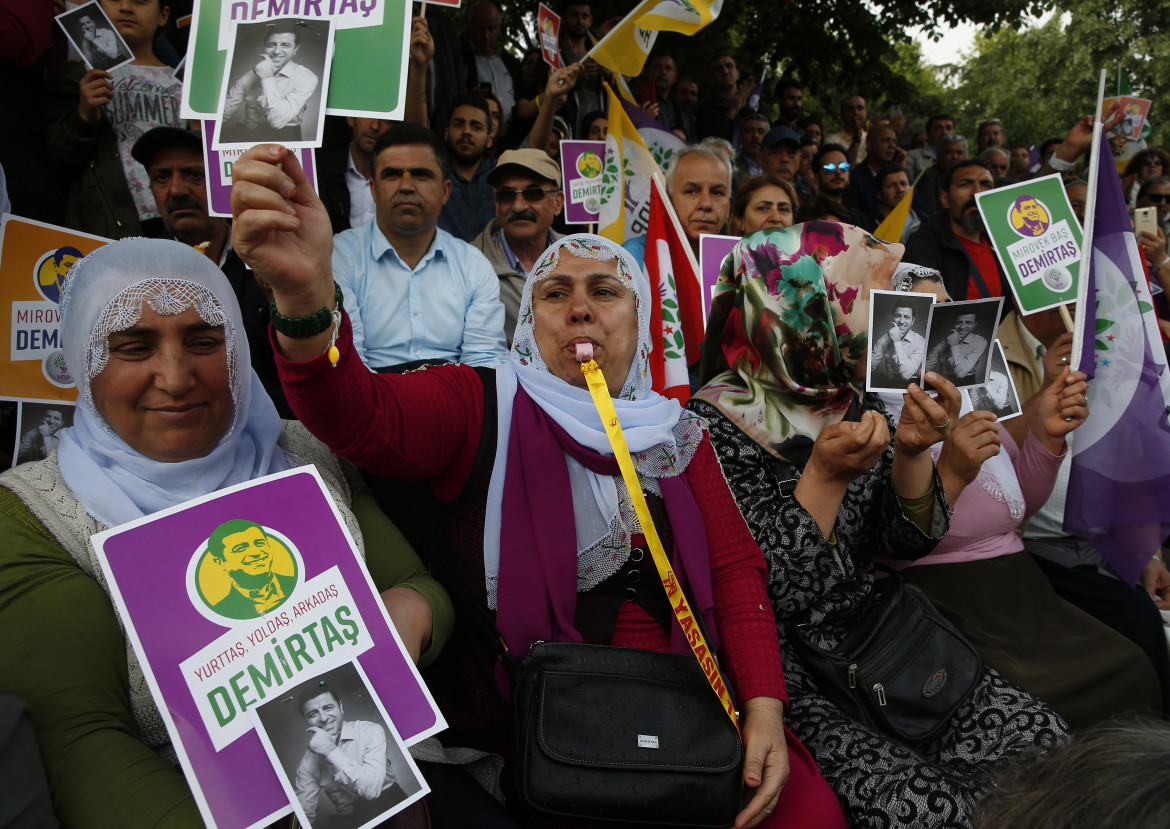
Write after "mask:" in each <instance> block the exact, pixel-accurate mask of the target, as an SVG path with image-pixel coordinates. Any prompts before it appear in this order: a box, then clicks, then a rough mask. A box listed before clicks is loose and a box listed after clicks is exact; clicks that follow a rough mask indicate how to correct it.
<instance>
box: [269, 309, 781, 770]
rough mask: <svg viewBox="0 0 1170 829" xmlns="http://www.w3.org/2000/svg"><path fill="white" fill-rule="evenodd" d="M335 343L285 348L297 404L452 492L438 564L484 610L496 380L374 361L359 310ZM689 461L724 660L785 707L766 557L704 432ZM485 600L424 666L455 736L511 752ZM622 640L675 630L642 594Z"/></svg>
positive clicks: (445, 498)
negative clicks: (332, 359) (332, 360)
mask: <svg viewBox="0 0 1170 829" xmlns="http://www.w3.org/2000/svg"><path fill="white" fill-rule="evenodd" d="M337 346H338V348H339V350H340V352H341V359H340V361H339V362H338V365H337V366H336V367H331V366H330V365H329V362H328V360H327V359H326V358H325V357H324V356H321V357H319V358H317V359H315V360H310V361H308V362H304V363H293V362H289V361H288V360H285V359H283V358H282V357H281V356H280V355H279V352H278V353H277V357H276V362H277V368H278V369H279V371H280V378H281V382H282V383H283V384H284V388H285V394H286V396H287V399H288V402H289V404H290V405H291V406H292V408H293V411H295V412H296V413H297V416H298V417H299V418H300V420H301V422H302V423H304V424H305V426H306V427H308V429H309V431H311V432H312V433H313V434H314V435H316V436H317V437H318V438H320V439H321V440H322V441H323V442H324V443H325V444H326V445H328V446H329V447H330V449H332V450H333V451H334V452H336V453H337V454H338V455H341V456H342V457H344V458H346V459H347V460H350V461H352V462H353V463H355V464H357V465H358V466H360V467H362V468H364V469H367V470H369V471H371V472H374V473H376V474H379V475H385V476H387V477H390V478H397V479H405V480H419V481H426V482H428V483H429V485H430V487H431V490H432V492H433V493H434V495H435V496H436V498H437V499H438V501H439V502H440V503H441V504H442V507H441V513H442V520H441V521H439V522H438V524H439V526H438V527H437V528H436V530H437V533H438V541H439V544H438V547H439V552H440V554H441V555H442V556H443V557H444V561H443V562H442V567H441V577H444V581H446V582H447V586H448V589H450V590H451V592H452V593H453V594H454V598H455V600H456V606H457V608H459V607H460V600H461V599H464V598H465V597H476V598H477V599H479V597H483V598H482V602H483V605H482V607H481V609H480V610H478V611H475V612H474V613H478V614H480V615H481V616H482V615H483V613H484V610H486V589H485V580H484V566H483V528H484V514H485V510H486V504H487V489H488V480H489V477H490V474H491V468H492V461H493V456H494V452H495V443H496V435H495V432H494V429H493V430H491V431H490V433H485V429H484V424H485V420H487V421H489V422H492V423H494V417H492V415H493V412H494V408H495V400H494V388H493V387H492V386H491V384H488V389H490V394H491V395H492V399H487V397H488V394H489V392H488V390H485V384H484V381H483V380H481V375H480V374H478V373H477V372H476V371H475V370H473V369H471V368H469V367H467V366H461V365H443V366H437V367H431V368H427V369H425V370H421V371H416V372H412V373H409V374H400V375H391V374H373V373H371V372H369V371H368V370H367V369H366V368H365V366H364V365H363V364H362V362H361V360H360V358H359V357H358V355H357V353H356V352H355V351H354V350H353V342H352V334H351V329H350V326H349V319H348V317H345V318H344V319H343V322H342V328H341V332H340V335H339V337H338V340H337ZM339 413H341V415H340V416H339ZM683 475H684V477H685V479H686V480H687V482H688V483H689V484H690V487H691V490H692V492H693V493H694V496H695V501H696V503H697V504H698V506H699V510H700V511H701V513H702V518H703V524H704V526H705V529H706V535H707V544H708V547H709V550H710V561H711V583H712V589H713V593H714V598H715V623H716V625H717V627H718V631H719V636H720V639H721V644H722V648H721V652H720V658H721V664H722V667H723V669H724V671H725V672H726V674H727V676H728V678H729V679H730V681H731V683H732V686H733V687H734V689H735V691H736V696H737V698H738V700H739V702H740V703H741V704H742V702H743V701H744V700H747V699H751V698H752V697H758V696H765V697H775V698H778V699H781V700H783V701H784V703H785V707H787V702H788V698H787V693H786V691H785V688H784V670H783V667H782V665H781V661H780V647H779V641H778V638H777V635H776V621H775V618H774V617H773V615H772V610H771V607H770V606H769V603H768V598H767V591H766V587H765V580H766V576H767V574H766V572H765V562H764V558H763V555H762V554H761V553H760V550H759V548H758V547H757V546H756V543H755V541H754V540H753V538H752V536H751V533H750V531H749V530H748V528H747V524H746V523H744V520H743V518H742V516H741V515H740V513H739V509H738V508H737V507H736V505H735V501H734V499H733V498H732V496H731V492H730V490H729V489H728V488H727V483H726V481H725V480H724V477H723V473H722V470H721V469H720V467H719V462H718V460H717V459H716V456H715V453H714V451H713V450H712V448H711V445H710V442H709V441H708V440H707V439H704V440H703V442H702V444H701V445H700V446H699V448H698V450H697V451H696V453H695V457H694V458H693V460H692V461H691V463H690V465H689V466H688V467H687V469H686V471H685V472H684V473H683ZM631 543H632V544H633V545H634V546H639V545H640V544H641V543H642V539H641V537H640V536H635V537H634V538H632V539H631ZM436 569H437V570H438V569H440V568H436ZM649 571H650V572H649V573H648V574H647V575H648V576H651V577H656V574H655V573H654V572H653V565H652V564H649ZM451 579H457V580H458V582H459V583H458V584H452V583H450V582H451ZM474 613H473V611H472V610H471V609H469V608H467V607H466V606H465V604H464V606H463V607H462V608H461V609H460V613H459V621H458V623H457V626H456V632H455V636H453V637H452V640H451V642H450V643H449V644H448V645H447V648H446V650H445V651H444V653H443V655H442V656H441V657H440V658H439V660H438V661H437V662H436V663H435V664H434V666H432V668H431V669H430V670H429V671H428V673H427V680H428V684H429V685H430V687H431V690H432V692H433V693H434V695H435V699H436V701H437V702H438V703H439V706H440V708H441V709H442V711H443V714H444V715H445V716H446V718H447V721H448V723H449V724H450V725H451V729H450V731H449V732H447V733H446V734H445V735H444V736H443V739H444V741H446V742H450V743H451V744H452V745H466V746H472V747H475V748H480V749H483V750H487V751H495V752H499V753H504V754H506V753H507V752H506V746H505V742H506V734H507V729H508V712H507V708H506V706H505V705H504V702H503V700H502V699H501V698H500V695H499V694H498V692H497V691H496V690H495V685H494V680H493V677H492V667H493V664H494V656H495V655H494V653H492V652H491V647H490V645H489V644H488V641H487V639H486V636H485V634H484V633H483V632H482V630H481V629H478V628H476V627H475V625H473V624H471V621H470V619H469V617H470V616H472V615H474ZM672 624H673V621H672ZM612 644H614V645H620V646H623V647H634V648H645V649H649V650H659V651H665V650H669V649H670V637H669V632H668V631H667V630H666V629H664V628H663V627H662V625H661V624H660V623H659V622H658V621H656V620H655V619H654V618H653V617H652V616H651V615H650V614H649V613H648V612H647V611H646V610H645V609H644V608H643V607H642V606H641V605H640V604H638V603H636V602H625V603H623V604H622V605H621V608H620V611H619V615H618V619H617V624H616V629H615V631H614V634H613V638H612ZM516 656H518V657H523V656H524V654H516Z"/></svg>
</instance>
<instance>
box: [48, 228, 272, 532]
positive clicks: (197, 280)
mask: <svg viewBox="0 0 1170 829" xmlns="http://www.w3.org/2000/svg"><path fill="white" fill-rule="evenodd" d="M146 305H149V306H150V307H151V308H152V309H153V310H154V311H155V312H156V313H158V314H160V315H164V316H169V315H172V314H180V313H182V312H183V311H185V310H187V309H188V308H194V309H196V311H197V312H198V314H199V317H200V319H202V320H203V321H204V322H206V323H207V324H208V325H213V326H221V325H222V326H223V328H224V339H225V351H226V360H227V365H228V378H229V384H230V389H231V396H232V417H231V421H230V422H229V424H228V428H227V431H225V432H224V434H223V436H222V437H221V438H220V439H219V442H218V443H217V444H216V445H215V447H214V448H213V449H212V450H211V451H210V452H208V453H207V454H206V455H204V456H203V457H201V458H196V459H194V460H189V461H181V462H178V463H166V462H163V461H159V460H155V459H153V458H149V457H146V456H145V455H142V454H141V453H139V452H137V451H135V450H134V449H132V448H131V447H130V446H129V445H128V444H127V443H126V442H125V441H124V440H122V438H120V437H119V436H118V435H117V433H115V432H114V430H113V429H112V428H111V427H110V425H109V424H108V423H107V422H106V421H105V419H104V418H103V417H102V415H101V413H100V412H99V411H97V409H96V408H95V406H94V402H93V391H92V388H91V383H92V381H93V379H94V378H95V377H97V376H98V375H99V374H101V372H102V370H103V369H104V368H105V367H106V364H107V363H108V361H109V359H110V351H109V336H110V334H112V333H115V332H117V331H124V330H126V329H127V328H130V327H132V326H133V325H135V324H136V323H137V322H138V320H139V319H141V317H142V310H143V307H144V306H146ZM61 340H62V346H63V348H64V352H65V364H66V367H67V368H68V369H69V372H70V374H71V375H72V376H73V377H74V378H75V380H76V382H77V389H78V395H77V411H76V413H75V414H74V418H73V427H72V428H71V429H66V430H64V431H63V432H62V437H61V444H60V447H59V449H58V455H57V460H58V463H59V465H60V467H61V474H62V476H63V477H64V478H65V482H66V483H67V484H69V487H70V489H72V490H73V492H74V493H75V494H76V495H77V497H78V499H79V500H80V501H81V503H82V504H84V505H85V508H86V511H87V512H89V514H90V515H92V516H93V517H94V518H96V519H97V520H98V521H100V522H102V523H103V524H106V525H108V526H114V525H117V524H122V523H125V522H127V521H131V520H134V519H136V518H141V517H142V516H144V515H149V514H151V513H154V512H158V511H159V510H161V509H165V508H166V507H171V506H175V505H177V504H181V503H183V502H184V501H188V500H190V499H192V498H195V497H198V496H201V495H207V494H209V493H211V492H215V491H217V490H219V489H223V488H224V487H227V486H231V485H233V484H237V483H242V482H243V481H248V480H251V479H253V478H258V477H260V476H262V475H267V474H270V473H272V472H279V471H282V470H284V469H287V468H288V467H289V464H288V461H287V459H286V458H285V455H284V453H283V452H282V451H281V450H280V449H278V448H277V446H276V441H277V439H278V438H279V437H280V429H281V424H280V416H279V415H278V414H277V412H276V407H275V406H273V405H272V401H271V399H270V398H269V397H268V394H267V393H266V392H265V390H264V387H263V385H261V383H260V379H259V378H258V377H257V376H256V374H255V372H253V371H252V367H251V362H250V361H249V357H248V354H249V352H248V341H247V336H246V335H245V333H244V327H243V321H242V319H241V316H240V309H239V305H238V303H237V301H236V297H235V294H234V292H233V291H232V288H231V285H230V284H229V283H228V281H227V278H226V277H225V276H224V275H223V273H222V272H221V271H220V270H219V268H217V267H216V266H215V265H214V263H212V262H211V260H209V259H208V258H207V257H206V256H204V255H203V254H201V253H199V252H198V251H196V250H194V249H193V248H190V247H188V246H187V245H184V244H182V243H180V242H173V241H166V240H162V239H125V240H122V241H119V242H113V243H112V244H109V245H106V246H105V247H102V248H98V249H97V250H96V251H94V252H93V253H91V254H90V255H89V256H87V257H85V258H84V259H82V260H81V261H80V262H78V263H77V264H76V265H74V266H73V269H72V270H71V271H70V274H69V280H68V281H67V282H66V283H65V290H64V292H63V294H62V298H61Z"/></svg>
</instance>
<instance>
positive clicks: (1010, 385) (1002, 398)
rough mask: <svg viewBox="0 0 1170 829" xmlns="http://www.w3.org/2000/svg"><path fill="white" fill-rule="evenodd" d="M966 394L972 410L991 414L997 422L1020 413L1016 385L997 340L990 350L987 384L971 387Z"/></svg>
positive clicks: (1021, 408)
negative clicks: (981, 410) (968, 396)
mask: <svg viewBox="0 0 1170 829" xmlns="http://www.w3.org/2000/svg"><path fill="white" fill-rule="evenodd" d="M967 393H968V394H969V395H970V397H971V405H972V406H973V407H974V408H976V409H983V410H985V411H988V412H991V413H992V414H994V415H995V416H996V418H997V419H998V420H1010V419H1011V418H1013V417H1016V416H1017V415H1019V414H1021V413H1022V411H1023V407H1021V406H1020V395H1019V394H1018V393H1017V392H1016V384H1015V381H1013V380H1012V373H1011V371H1009V370H1008V366H1007V360H1005V359H1004V357H1003V346H1002V345H1000V344H999V340H996V341H995V347H994V348H993V349H992V350H991V370H990V371H989V372H988V373H987V382H986V383H984V384H983V385H982V386H973V387H971V388H970V389H968V390H967Z"/></svg>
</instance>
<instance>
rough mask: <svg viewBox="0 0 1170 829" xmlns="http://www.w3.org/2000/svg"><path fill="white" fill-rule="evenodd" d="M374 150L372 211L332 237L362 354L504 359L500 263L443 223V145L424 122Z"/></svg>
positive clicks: (383, 359) (372, 361) (378, 364)
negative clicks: (495, 264)
mask: <svg viewBox="0 0 1170 829" xmlns="http://www.w3.org/2000/svg"><path fill="white" fill-rule="evenodd" d="M373 156H374V160H373V162H372V166H371V170H370V172H371V175H372V183H371V185H370V186H371V188H372V190H373V194H374V205H375V211H374V218H372V219H370V220H369V221H368V222H366V223H365V224H363V225H359V226H358V227H355V228H351V229H350V230H347V231H345V232H344V233H339V234H337V236H336V237H335V238H334V240H333V276H334V278H335V279H336V280H337V284H338V285H339V286H340V287H341V290H342V293H343V294H344V298H345V300H344V301H345V310H346V311H347V312H348V313H349V319H350V323H351V324H352V325H353V344H354V348H355V349H356V350H357V352H358V354H360V355H361V358H362V361H363V362H365V364H366V365H367V366H369V367H370V368H387V367H391V366H401V365H403V364H407V363H415V362H417V361H420V360H436V359H438V360H450V361H452V362H463V363H468V364H469V365H473V366H494V365H498V364H499V363H502V362H503V361H504V359H505V358H506V357H507V353H508V349H507V345H506V344H505V342H504V305H503V303H502V302H500V288H499V280H498V279H497V278H496V272H495V271H494V270H493V269H492V266H491V265H490V264H489V263H488V261H487V259H485V258H484V256H483V254H482V253H480V252H479V251H478V250H476V249H475V248H473V247H472V246H471V245H469V244H467V243H466V242H464V241H462V240H460V239H456V238H455V237H454V236H452V235H451V234H450V233H447V232H446V231H444V230H443V229H442V228H441V227H438V219H439V211H440V210H442V208H443V205H444V204H445V203H446V201H447V199H448V198H449V197H450V195H451V182H450V181H449V179H448V176H449V173H450V169H451V158H450V156H449V155H448V153H447V147H446V145H445V144H444V143H443V142H442V141H440V140H439V137H438V136H437V135H435V133H434V132H432V131H431V130H429V129H427V128H426V127H420V126H418V125H417V124H395V125H394V126H392V127H391V128H390V129H388V130H386V132H384V133H383V134H382V135H381V136H380V137H379V138H378V141H377V143H376V144H375V145H374V153H373Z"/></svg>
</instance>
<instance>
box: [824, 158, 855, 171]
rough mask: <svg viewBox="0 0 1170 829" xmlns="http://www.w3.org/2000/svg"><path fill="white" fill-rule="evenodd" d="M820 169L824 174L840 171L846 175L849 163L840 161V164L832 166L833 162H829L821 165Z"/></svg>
mask: <svg viewBox="0 0 1170 829" xmlns="http://www.w3.org/2000/svg"><path fill="white" fill-rule="evenodd" d="M821 169H822V170H824V171H825V172H826V173H832V172H834V171H836V170H840V171H841V172H842V173H848V172H849V162H848V161H842V162H841V163H840V164H834V163H833V162H831V161H830V162H829V163H828V164H822V165H821Z"/></svg>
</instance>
